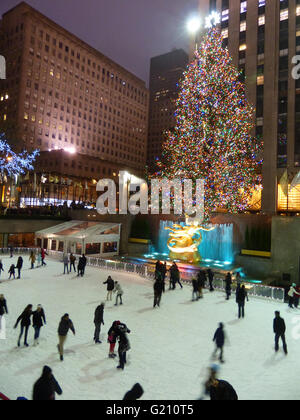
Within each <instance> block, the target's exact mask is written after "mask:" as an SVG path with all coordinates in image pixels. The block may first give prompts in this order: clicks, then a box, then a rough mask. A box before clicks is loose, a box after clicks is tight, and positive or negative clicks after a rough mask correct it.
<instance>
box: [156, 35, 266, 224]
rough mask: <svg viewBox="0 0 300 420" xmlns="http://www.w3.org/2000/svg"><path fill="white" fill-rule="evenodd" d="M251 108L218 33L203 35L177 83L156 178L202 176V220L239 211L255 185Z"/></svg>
mask: <svg viewBox="0 0 300 420" xmlns="http://www.w3.org/2000/svg"><path fill="white" fill-rule="evenodd" d="M253 114H254V109H253V108H252V107H251V105H250V104H249V102H248V101H247V99H246V96H245V88H244V85H243V84H242V83H241V82H240V72H239V71H238V70H237V69H236V68H235V67H234V66H233V64H232V60H231V58H230V56H229V53H228V50H227V49H224V48H223V47H222V36H221V34H220V32H219V30H218V29H217V28H216V27H214V28H212V29H210V30H209V31H208V33H207V35H206V36H205V38H204V40H203V42H202V44H201V45H200V48H199V49H198V51H196V52H195V58H194V60H193V61H192V62H191V63H190V65H189V66H188V69H187V71H186V72H185V74H184V79H183V81H182V82H181V89H180V93H179V97H178V100H177V110H176V127H175V130H174V131H172V132H168V133H167V140H166V142H165V144H164V146H163V157H162V160H161V162H159V164H158V165H159V172H157V173H156V174H155V177H159V178H168V179H173V178H178V177H180V178H181V179H184V178H190V179H194V180H196V179H204V180H205V220H206V221H207V220H209V218H210V215H211V213H212V212H214V211H216V210H217V209H220V208H222V209H226V210H227V211H229V212H232V213H235V212H239V211H243V210H245V208H246V207H247V203H248V202H249V199H250V197H251V191H252V189H253V188H254V187H255V186H256V185H258V184H259V183H260V176H259V168H260V164H261V162H258V159H257V155H258V153H259V151H260V149H261V143H260V141H259V140H257V139H256V138H254V137H253V136H252V134H251V132H252V129H253Z"/></svg>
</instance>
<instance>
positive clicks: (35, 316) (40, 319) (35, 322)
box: [32, 305, 46, 346]
mask: <svg viewBox="0 0 300 420" xmlns="http://www.w3.org/2000/svg"><path fill="white" fill-rule="evenodd" d="M44 325H46V315H45V311H44V309H43V307H42V305H38V306H37V308H36V311H34V312H33V313H32V326H33V328H34V346H37V345H38V344H39V338H40V332H41V328H42V327H43V326H44Z"/></svg>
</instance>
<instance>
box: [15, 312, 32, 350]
mask: <svg viewBox="0 0 300 420" xmlns="http://www.w3.org/2000/svg"><path fill="white" fill-rule="evenodd" d="M31 315H32V305H28V306H26V308H25V309H24V311H23V312H22V314H21V315H20V316H19V318H18V319H17V322H16V324H15V326H14V328H15V329H16V328H17V326H18V324H19V322H20V321H21V332H20V336H19V339H18V347H20V345H21V344H20V342H21V338H22V336H23V333H24V330H25V338H24V346H25V347H29V346H28V343H27V336H28V330H29V327H30V325H31V320H30V318H31Z"/></svg>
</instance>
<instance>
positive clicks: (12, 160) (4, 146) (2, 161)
mask: <svg viewBox="0 0 300 420" xmlns="http://www.w3.org/2000/svg"><path fill="white" fill-rule="evenodd" d="M38 154H39V151H38V150H34V151H33V152H32V153H28V152H27V151H23V152H21V153H15V152H14V151H13V150H12V149H11V147H10V145H9V144H8V143H7V140H6V137H5V134H3V133H2V134H1V133H0V175H1V178H2V179H3V178H4V177H12V176H16V175H22V174H25V173H26V172H27V171H32V170H33V169H34V167H33V163H34V161H35V159H36V157H37V156H38Z"/></svg>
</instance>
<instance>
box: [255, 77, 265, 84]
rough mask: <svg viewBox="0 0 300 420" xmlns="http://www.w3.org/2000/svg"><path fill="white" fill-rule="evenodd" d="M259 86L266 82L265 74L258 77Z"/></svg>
mask: <svg viewBox="0 0 300 420" xmlns="http://www.w3.org/2000/svg"><path fill="white" fill-rule="evenodd" d="M256 83H257V86H261V85H263V84H264V83H265V78H264V76H258V77H257V82H256Z"/></svg>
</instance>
